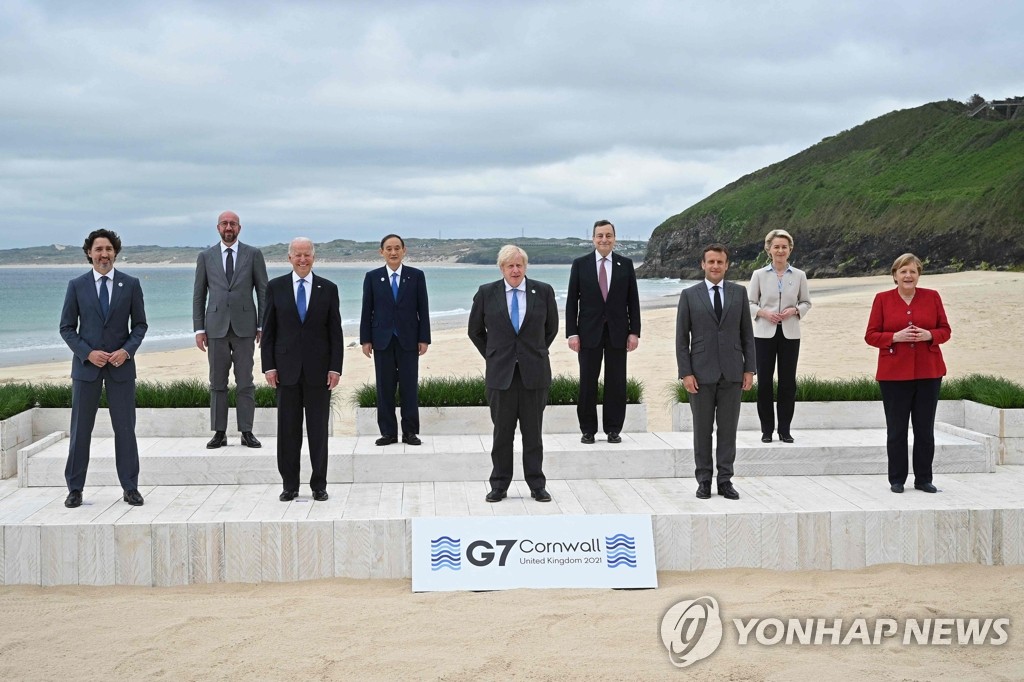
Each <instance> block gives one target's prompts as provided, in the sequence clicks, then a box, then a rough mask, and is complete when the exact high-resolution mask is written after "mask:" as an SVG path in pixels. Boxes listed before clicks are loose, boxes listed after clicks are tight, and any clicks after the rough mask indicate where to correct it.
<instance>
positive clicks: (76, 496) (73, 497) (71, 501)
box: [64, 490, 82, 509]
mask: <svg viewBox="0 0 1024 682" xmlns="http://www.w3.org/2000/svg"><path fill="white" fill-rule="evenodd" d="M64 506H65V507H67V508H68V509H74V508H75V507H81V506H82V491H81V490H72V491H71V492H69V493H68V496H67V497H66V498H64Z"/></svg>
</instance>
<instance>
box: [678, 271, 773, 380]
mask: <svg viewBox="0 0 1024 682" xmlns="http://www.w3.org/2000/svg"><path fill="white" fill-rule="evenodd" d="M722 286H723V287H724V289H723V293H724V300H723V307H722V321H721V322H719V321H718V318H716V317H715V309H714V307H713V306H712V305H711V298H710V297H709V296H708V290H707V286H706V285H705V284H704V280H703V279H702V280H701V281H699V282H697V283H696V284H694V285H693V286H692V287H687V288H686V289H683V293H682V294H680V295H679V307H678V308H677V309H676V364H677V365H678V368H679V378H680V379H682V378H683V377H685V376H688V375H690V374H692V375H694V376H695V377H697V383H698V384H705V383H708V384H713V383H716V382H717V381H718V379H719V378H720V377H723V376H724V377H725V379H726V380H727V381H736V382H740V381H743V374H744V372H754V371H756V367H757V362H756V355H755V351H754V325H753V324H752V323H751V321H750V308H749V305H748V303H747V290H746V289H745V288H744V287H741V286H740V285H739V284H734V283H733V282H727V281H725V280H722Z"/></svg>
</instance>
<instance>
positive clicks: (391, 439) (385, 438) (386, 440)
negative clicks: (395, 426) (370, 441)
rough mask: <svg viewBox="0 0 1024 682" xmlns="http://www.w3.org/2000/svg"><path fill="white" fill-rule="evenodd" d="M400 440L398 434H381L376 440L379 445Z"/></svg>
mask: <svg viewBox="0 0 1024 682" xmlns="http://www.w3.org/2000/svg"><path fill="white" fill-rule="evenodd" d="M397 442H398V436H381V437H380V438H378V439H377V440H375V441H374V443H376V444H377V445H391V444H392V443H397Z"/></svg>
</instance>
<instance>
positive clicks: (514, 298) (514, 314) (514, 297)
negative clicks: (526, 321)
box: [512, 289, 519, 336]
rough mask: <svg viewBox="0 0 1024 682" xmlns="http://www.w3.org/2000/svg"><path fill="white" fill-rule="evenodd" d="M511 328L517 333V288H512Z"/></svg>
mask: <svg viewBox="0 0 1024 682" xmlns="http://www.w3.org/2000/svg"><path fill="white" fill-rule="evenodd" d="M512 329H515V330H516V335H517V336H518V335H519V290H518V289H513V290H512Z"/></svg>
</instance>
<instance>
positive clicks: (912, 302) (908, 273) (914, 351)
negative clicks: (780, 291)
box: [864, 253, 951, 493]
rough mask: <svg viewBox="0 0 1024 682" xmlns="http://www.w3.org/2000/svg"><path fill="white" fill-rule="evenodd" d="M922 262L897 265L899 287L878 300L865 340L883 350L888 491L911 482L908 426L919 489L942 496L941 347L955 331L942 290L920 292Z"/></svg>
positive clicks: (903, 260) (908, 258) (907, 259)
mask: <svg viewBox="0 0 1024 682" xmlns="http://www.w3.org/2000/svg"><path fill="white" fill-rule="evenodd" d="M920 277H921V261H920V259H919V258H918V257H917V256H915V255H914V254H912V253H905V254H903V255H902V256H900V257H899V258H897V259H896V262H894V263H893V264H892V278H893V281H894V282H895V283H896V288H895V289H891V290H889V291H883V292H881V293H880V294H877V295H876V296H875V301H874V303H872V304H871V317H870V318H869V319H868V329H867V332H866V333H865V334H864V340H865V341H867V342H868V344H869V345H871V346H875V347H876V348H878V371H877V372H876V374H875V379H877V380H878V385H879V387H880V388H881V389H882V404H883V406H884V407H885V426H886V431H887V442H886V449H887V451H888V454H889V489H890V490H892V491H893V492H894V493H902V492H903V485H904V484H905V483H906V482H907V435H908V433H907V432H908V422H910V423H912V424H913V425H914V487H915V488H917V489H918V490H923V491H924V492H926V493H935V492H938V489H937V488H936V487H935V486H934V485H933V484H932V458H933V457H934V455H935V408H936V406H937V405H938V402H939V386H940V385H941V384H942V377H943V376H945V374H946V364H945V363H944V362H943V361H942V351H941V350H940V349H939V344H941V343H945V342H946V341H948V340H949V337H950V334H951V331H950V328H949V322H948V321H947V320H946V311H945V310H944V309H943V308H942V299H940V298H939V294H938V292H937V291H934V290H932V289H921V288H918V286H917V281H918V279H920Z"/></svg>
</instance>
